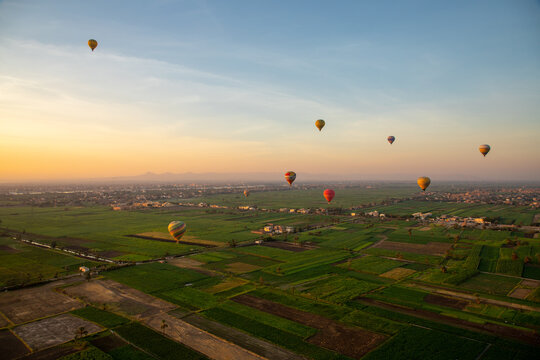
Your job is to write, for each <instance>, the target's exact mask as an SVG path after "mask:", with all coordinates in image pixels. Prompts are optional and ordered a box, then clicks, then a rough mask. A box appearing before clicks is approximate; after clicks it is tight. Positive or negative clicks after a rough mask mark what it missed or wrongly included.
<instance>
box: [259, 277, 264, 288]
mask: <svg viewBox="0 0 540 360" xmlns="http://www.w3.org/2000/svg"><path fill="white" fill-rule="evenodd" d="M259 284H260V285H261V286H262V285H264V279H263V277H262V275H261V276H259Z"/></svg>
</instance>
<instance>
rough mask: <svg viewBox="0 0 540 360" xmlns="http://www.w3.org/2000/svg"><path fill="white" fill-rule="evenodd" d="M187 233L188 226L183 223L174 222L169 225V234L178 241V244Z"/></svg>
mask: <svg viewBox="0 0 540 360" xmlns="http://www.w3.org/2000/svg"><path fill="white" fill-rule="evenodd" d="M185 232H186V224H185V223H184V222H183V221H172V222H171V223H170V224H169V233H170V234H171V236H172V237H173V238H174V240H176V243H178V241H180V239H181V238H182V236H184V233H185Z"/></svg>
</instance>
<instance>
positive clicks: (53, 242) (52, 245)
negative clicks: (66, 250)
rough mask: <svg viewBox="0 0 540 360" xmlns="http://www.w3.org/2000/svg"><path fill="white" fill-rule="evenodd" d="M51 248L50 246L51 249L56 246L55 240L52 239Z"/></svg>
mask: <svg viewBox="0 0 540 360" xmlns="http://www.w3.org/2000/svg"><path fill="white" fill-rule="evenodd" d="M51 248H52V249H55V248H56V241H54V240H53V241H52V242H51Z"/></svg>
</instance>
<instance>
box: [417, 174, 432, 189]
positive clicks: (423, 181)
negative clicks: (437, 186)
mask: <svg viewBox="0 0 540 360" xmlns="http://www.w3.org/2000/svg"><path fill="white" fill-rule="evenodd" d="M416 182H417V183H418V186H420V189H422V191H426V189H427V187H428V186H429V184H431V179H430V178H428V177H427V176H421V177H419V178H418V180H416Z"/></svg>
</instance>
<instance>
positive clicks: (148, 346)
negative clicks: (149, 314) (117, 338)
mask: <svg viewBox="0 0 540 360" xmlns="http://www.w3.org/2000/svg"><path fill="white" fill-rule="evenodd" d="M115 331H116V332H117V333H118V334H120V335H121V336H122V337H123V338H124V339H126V340H128V341H130V342H132V343H134V344H136V345H137V346H138V347H140V348H142V349H144V350H145V351H147V352H149V353H150V354H154V355H155V356H157V357H158V358H159V359H166V360H191V359H193V360H195V359H197V360H198V359H208V358H207V357H206V356H204V355H202V354H200V353H198V352H196V351H194V350H191V349H190V348H188V347H186V346H184V345H182V344H179V343H177V342H175V341H172V340H170V339H169V338H166V337H164V336H162V335H161V334H159V333H157V332H155V331H154V330H151V329H149V328H147V327H145V326H143V325H140V324H137V323H130V324H126V325H122V326H120V327H118V328H116V329H115Z"/></svg>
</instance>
